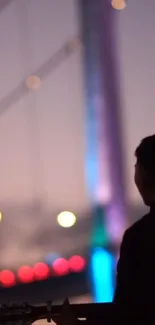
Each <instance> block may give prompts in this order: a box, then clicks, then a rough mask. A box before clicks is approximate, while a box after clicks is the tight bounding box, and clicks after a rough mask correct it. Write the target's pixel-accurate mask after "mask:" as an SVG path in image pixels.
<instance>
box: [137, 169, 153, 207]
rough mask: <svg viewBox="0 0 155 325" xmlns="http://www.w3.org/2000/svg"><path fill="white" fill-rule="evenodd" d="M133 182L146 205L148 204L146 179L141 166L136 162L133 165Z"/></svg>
mask: <svg viewBox="0 0 155 325" xmlns="http://www.w3.org/2000/svg"><path fill="white" fill-rule="evenodd" d="M134 179H135V184H136V186H137V188H138V191H139V193H140V195H141V197H142V199H143V201H144V203H145V204H146V205H150V200H149V193H148V191H147V187H146V184H145V183H146V180H145V175H144V172H143V169H142V167H141V166H140V165H139V164H138V163H136V165H135V177H134Z"/></svg>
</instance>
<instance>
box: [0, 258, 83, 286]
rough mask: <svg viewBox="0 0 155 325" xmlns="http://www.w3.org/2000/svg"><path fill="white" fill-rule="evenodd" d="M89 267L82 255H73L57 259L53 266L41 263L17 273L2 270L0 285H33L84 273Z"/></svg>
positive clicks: (20, 269)
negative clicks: (50, 279) (52, 278)
mask: <svg viewBox="0 0 155 325" xmlns="http://www.w3.org/2000/svg"><path fill="white" fill-rule="evenodd" d="M86 266H87V261H86V259H85V258H84V257H82V256H80V255H73V256H71V257H70V258H68V259H66V258H62V257H60V258H57V259H55V261H53V263H52V264H50V265H49V264H48V263H45V262H39V263H36V264H34V265H33V266H29V265H22V266H20V267H19V269H18V270H17V271H15V272H14V271H12V270H9V269H7V270H1V271H0V285H1V286H2V287H7V288H8V287H12V286H14V285H16V284H19V283H25V284H26V283H31V282H34V281H41V280H46V279H48V278H50V277H60V276H65V275H68V274H70V273H79V272H82V271H83V270H84V269H85V268H86Z"/></svg>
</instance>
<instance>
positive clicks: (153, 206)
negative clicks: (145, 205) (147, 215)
mask: <svg viewBox="0 0 155 325" xmlns="http://www.w3.org/2000/svg"><path fill="white" fill-rule="evenodd" d="M150 212H151V213H152V212H153V213H155V200H151V203H150Z"/></svg>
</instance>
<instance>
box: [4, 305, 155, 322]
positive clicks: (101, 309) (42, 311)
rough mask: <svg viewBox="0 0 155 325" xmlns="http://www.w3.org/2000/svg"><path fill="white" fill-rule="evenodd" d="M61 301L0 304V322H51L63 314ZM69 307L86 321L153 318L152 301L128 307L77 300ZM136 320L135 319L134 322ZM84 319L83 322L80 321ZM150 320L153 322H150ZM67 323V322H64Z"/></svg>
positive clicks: (154, 316)
mask: <svg viewBox="0 0 155 325" xmlns="http://www.w3.org/2000/svg"><path fill="white" fill-rule="evenodd" d="M62 308H63V305H53V304H52V303H51V302H47V304H46V305H42V306H33V305H29V304H26V303H24V304H21V305H14V304H12V305H1V307H0V324H16V323H17V324H20V323H21V324H23V325H30V324H32V323H33V322H35V321H37V320H40V319H46V320H47V322H51V321H52V319H53V318H54V319H55V317H58V316H60V315H61V314H62ZM70 308H71V310H72V312H73V314H74V315H75V317H76V318H78V319H80V318H82V319H85V320H86V321H87V325H89V324H90V325H92V324H94V325H99V324H102V325H103V324H106V325H107V324H110V325H111V324H118V323H119V324H124V323H125V324H131V323H132V324H144V323H145V324H148V321H150V320H151V321H152V320H154V319H155V311H154V310H153V309H154V308H153V307H152V308H151V305H150V304H148V305H147V306H146V305H145V307H144V308H142V306H139V308H138V307H137V305H136V306H135V307H133V306H132V308H131V306H130V308H125V307H122V306H118V305H116V304H114V303H104V304H102V303H98V304H95V303H94V304H93V303H92V304H78V305H74V304H72V305H70ZM135 321H136V323H135ZM82 323H83V322H82ZM151 324H152V322H151ZM64 325H66V324H64Z"/></svg>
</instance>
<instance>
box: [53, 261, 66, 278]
mask: <svg viewBox="0 0 155 325" xmlns="http://www.w3.org/2000/svg"><path fill="white" fill-rule="evenodd" d="M52 267H53V270H54V273H55V274H56V275H59V276H61V275H66V274H68V272H69V265H68V261H67V260H66V259H65V258H58V259H57V260H56V261H55V262H54V263H53V265H52Z"/></svg>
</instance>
